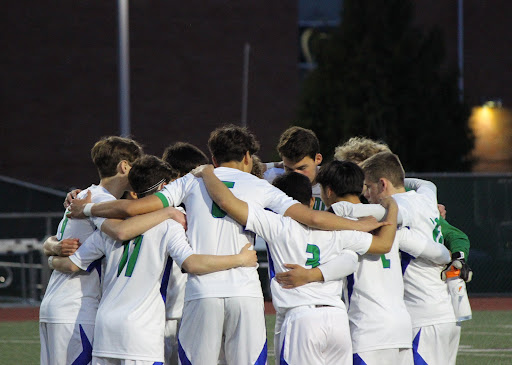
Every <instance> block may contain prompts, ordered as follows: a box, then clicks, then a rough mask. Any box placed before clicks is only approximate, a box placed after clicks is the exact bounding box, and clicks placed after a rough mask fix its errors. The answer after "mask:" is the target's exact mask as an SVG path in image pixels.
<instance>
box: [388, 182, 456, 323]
mask: <svg viewBox="0 0 512 365" xmlns="http://www.w3.org/2000/svg"><path fill="white" fill-rule="evenodd" d="M393 198H394V199H395V200H396V202H397V204H398V206H399V210H400V213H401V216H402V225H403V226H406V227H410V229H411V231H414V232H417V233H418V234H420V235H421V236H423V237H424V238H428V239H432V238H433V239H434V240H435V241H437V242H439V243H442V242H443V236H442V233H441V227H440V225H439V210H438V209H437V198H436V196H435V193H434V192H432V194H418V193H416V192H415V191H408V192H406V193H400V194H395V195H393ZM443 269H444V265H438V264H434V263H433V262H432V261H429V260H427V259H424V258H421V257H419V258H414V257H413V256H411V255H408V254H405V253H403V254H402V271H403V273H404V289H405V296H404V300H405V305H406V306H407V310H408V311H409V313H410V315H411V319H412V326H413V327H423V326H429V325H434V324H440V323H449V322H455V314H454V312H453V306H452V305H451V298H450V294H449V292H448V286H447V285H446V283H445V282H444V281H442V280H441V271H442V270H443Z"/></svg>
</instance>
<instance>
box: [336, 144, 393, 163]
mask: <svg viewBox="0 0 512 365" xmlns="http://www.w3.org/2000/svg"><path fill="white" fill-rule="evenodd" d="M379 152H391V150H390V149H389V147H388V145H387V144H386V143H384V142H381V141H374V140H372V139H369V138H366V137H352V138H350V139H349V140H348V141H347V142H345V143H343V144H342V145H341V146H338V147H336V149H335V150H334V159H335V160H338V161H352V162H354V163H357V164H359V163H361V162H363V161H364V160H366V159H367V158H370V157H372V156H373V155H375V154H376V153H379Z"/></svg>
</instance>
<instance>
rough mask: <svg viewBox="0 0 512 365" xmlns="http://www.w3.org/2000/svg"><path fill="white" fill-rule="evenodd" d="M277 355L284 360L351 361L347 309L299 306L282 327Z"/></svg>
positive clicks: (347, 362)
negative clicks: (278, 353) (279, 349)
mask: <svg viewBox="0 0 512 365" xmlns="http://www.w3.org/2000/svg"><path fill="white" fill-rule="evenodd" d="M280 357H281V359H282V360H284V361H286V363H287V364H290V365H292V364H343V365H344V364H352V343H351V339H350V330H349V325H348V319H347V314H346V311H344V310H341V309H339V308H334V307H324V308H315V307H312V308H311V307H298V308H294V309H292V310H290V311H288V313H287V314H286V318H285V320H284V322H283V325H282V327H281V351H280Z"/></svg>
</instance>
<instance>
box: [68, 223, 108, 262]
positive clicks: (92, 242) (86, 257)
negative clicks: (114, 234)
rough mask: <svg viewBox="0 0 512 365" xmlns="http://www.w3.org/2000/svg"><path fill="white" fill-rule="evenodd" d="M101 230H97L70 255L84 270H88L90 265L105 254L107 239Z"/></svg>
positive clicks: (72, 260)
mask: <svg viewBox="0 0 512 365" xmlns="http://www.w3.org/2000/svg"><path fill="white" fill-rule="evenodd" d="M103 238H104V237H103V235H102V234H101V232H100V231H95V232H94V233H93V234H92V235H90V236H89V238H87V239H86V240H85V242H84V243H83V244H82V245H81V246H80V247H79V248H78V250H76V252H75V253H74V254H73V255H71V256H69V259H70V260H71V262H73V263H74V264H75V265H76V266H78V267H79V268H80V269H82V270H87V268H88V267H89V265H90V264H91V263H93V262H94V261H96V260H98V259H100V258H102V257H103V256H104V255H105V241H104V239H103Z"/></svg>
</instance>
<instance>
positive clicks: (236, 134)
mask: <svg viewBox="0 0 512 365" xmlns="http://www.w3.org/2000/svg"><path fill="white" fill-rule="evenodd" d="M208 148H209V149H210V153H211V154H212V156H213V157H214V158H215V160H216V161H217V163H218V164H221V163H224V162H230V161H238V162H239V161H242V160H243V158H244V155H245V153H246V152H247V151H249V154H250V155H252V154H254V153H256V152H258V150H259V149H260V145H259V143H258V141H256V138H255V137H254V135H253V134H252V133H251V132H249V130H248V129H247V128H242V127H239V126H236V125H233V124H230V125H226V126H223V127H220V128H217V129H215V130H214V131H212V133H210V138H209V139H208Z"/></svg>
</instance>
